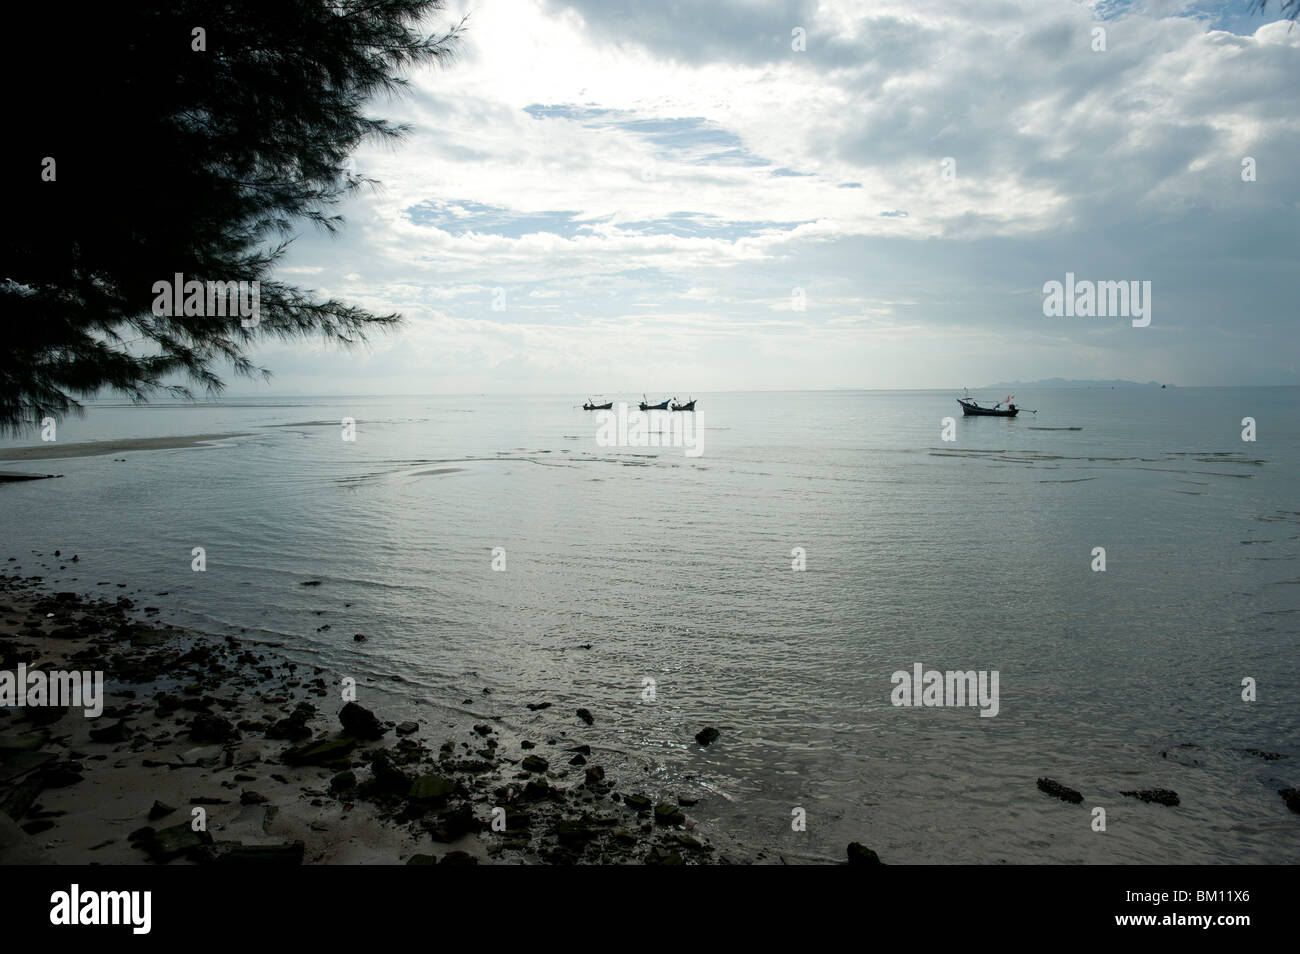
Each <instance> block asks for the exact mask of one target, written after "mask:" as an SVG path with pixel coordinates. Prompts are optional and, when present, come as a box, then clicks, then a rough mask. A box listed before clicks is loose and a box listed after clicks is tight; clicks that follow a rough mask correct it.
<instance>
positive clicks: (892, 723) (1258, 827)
mask: <svg viewBox="0 0 1300 954" xmlns="http://www.w3.org/2000/svg"><path fill="white" fill-rule="evenodd" d="M983 396H984V397H989V398H991V399H994V400H996V399H997V398H1000V397H1002V396H1003V395H1001V394H997V395H991V394H990V395H983ZM620 398H623V399H630V400H633V401H635V400H636V399H638V398H639V395H637V396H635V397H633V396H631V395H625V396H617V395H609V396H608V397H607V399H611V400H615V401H617V400H619V399H620ZM699 398H700V402H699V408H700V411H699V414H698V418H697V423H698V424H699V425H701V426H702V427H703V432H702V433H703V441H704V443H703V453H702V455H701V456H699V457H689V456H687V455H686V454H685V453H684V451H683V449H681V448H605V447H600V446H597V443H596V440H595V433H596V421H595V415H593V414H590V413H584V412H583V411H581V410H578V409H576V405H577V404H578V403H580V402H578V401H575V400H573V399H572V398H568V397H529V398H505V397H445V396H439V397H403V398H359V399H355V400H347V399H338V398H328V399H309V398H303V399H294V400H285V401H282V402H265V401H264V402H258V403H257V404H256V405H252V406H235V405H233V404H232V405H226V406H199V407H150V408H131V407H95V408H92V409H91V410H90V411H89V412H88V413H87V415H86V417H85V418H83V419H81V420H71V421H68V422H66V423H65V424H63V425H61V426H60V430H59V440H60V442H71V441H80V440H93V439H114V438H127V437H147V436H162V435H172V434H186V433H205V432H207V433H210V432H227V431H248V432H250V433H251V436H249V437H244V438H237V439H233V440H231V441H228V442H223V443H221V444H219V445H216V446H212V447H204V448H197V449H176V450H159V451H148V452H126V453H120V454H111V455H106V456H100V457H87V458H76V459H66V460H57V461H31V462H0V469H5V470H22V471H34V472H35V471H40V472H54V473H61V474H64V475H65V476H64V477H63V478H62V479H60V480H57V481H33V482H24V483H15V484H4V485H0V501H2V504H3V509H2V510H0V513H2V516H0V541H2V543H3V549H0V559H2V558H7V557H9V556H15V557H17V558H18V559H17V561H16V563H9V564H7V565H8V567H9V568H10V569H11V571H14V567H15V566H21V567H22V572H23V573H43V574H44V575H46V576H47V578H48V579H49V580H50V581H51V582H52V583H53V584H55V585H57V586H58V587H59V588H65V589H68V588H72V589H77V590H80V591H83V592H88V593H93V594H97V595H103V596H111V597H115V596H117V595H118V594H119V593H121V592H122V590H120V589H119V588H118V587H117V586H116V584H117V583H126V584H128V585H129V586H130V587H132V588H140V589H141V590H142V591H143V593H144V594H145V595H146V597H147V599H145V600H144V603H147V604H148V605H154V606H158V607H160V608H161V609H162V614H161V615H162V617H163V618H165V619H169V620H171V621H173V622H175V623H178V624H183V625H189V626H193V627H195V628H198V629H201V630H205V631H210V632H214V633H230V632H240V631H241V630H242V629H247V630H249V631H250V632H255V633H258V634H261V635H263V636H265V637H267V638H271V639H275V640H278V641H282V642H283V643H284V644H285V646H286V650H287V651H288V652H289V653H290V654H294V655H297V656H299V657H300V658H303V659H313V660H317V661H319V662H320V663H321V664H322V665H328V666H329V667H331V668H332V669H334V670H335V671H338V672H340V673H343V674H354V675H356V676H357V677H358V678H359V681H360V682H361V683H362V685H363V686H365V687H366V688H365V689H364V690H363V694H362V699H361V701H362V702H363V703H367V704H372V705H374V707H376V708H378V709H379V710H380V711H381V713H382V714H383V715H384V716H386V717H388V718H397V717H399V716H403V715H409V714H417V715H420V716H421V717H424V718H433V719H434V720H435V723H436V722H437V721H456V722H459V721H463V719H464V718H466V717H467V716H468V714H470V713H472V714H473V715H474V716H475V717H477V718H485V717H490V716H494V715H497V716H501V717H502V718H503V719H504V720H505V723H506V724H507V726H509V727H512V728H513V729H514V730H517V731H519V732H521V733H523V734H525V735H530V734H531V735H532V736H533V737H538V738H540V737H543V736H546V735H550V734H554V733H556V732H558V731H559V730H561V729H564V730H566V731H568V733H569V736H570V737H572V738H573V739H575V740H581V741H586V742H590V743H591V744H592V745H593V746H594V747H596V748H597V749H598V750H603V751H601V752H600V757H599V759H598V761H601V762H602V763H603V764H606V765H607V766H609V767H610V768H611V770H613V771H615V772H617V773H621V774H622V776H623V777H624V778H626V777H628V776H632V777H635V776H641V777H643V778H644V779H645V782H644V787H645V788H646V789H647V790H655V791H669V790H671V791H680V792H683V793H685V794H694V795H695V796H696V797H700V796H702V797H703V800H702V801H701V803H700V804H699V805H698V806H697V807H696V808H694V809H692V814H693V816H694V817H696V818H697V819H699V820H700V822H701V823H702V824H703V825H704V826H705V830H706V832H708V833H709V834H711V835H712V834H717V835H718V836H720V837H722V838H724V839H725V840H732V841H735V842H737V843H739V845H741V846H742V847H747V848H751V849H778V850H783V851H790V852H795V853H800V854H807V855H813V856H818V855H824V856H831V857H836V858H839V857H842V855H843V849H844V845H845V844H846V843H847V842H848V841H851V840H858V841H862V842H864V843H866V844H868V845H870V846H871V847H872V848H874V849H875V850H877V851H878V852H879V853H880V855H881V857H882V858H883V859H884V860H885V861H888V862H895V863H907V862H998V861H1003V860H1005V861H1007V862H1012V863H1017V862H1062V863H1073V862H1168V863H1195V862H1215V861H1269V862H1286V861H1295V860H1298V859H1300V816H1296V815H1294V814H1293V813H1291V812H1289V811H1287V809H1286V807H1285V805H1284V804H1283V802H1282V799H1281V798H1280V797H1279V796H1278V794H1277V789H1279V788H1282V787H1289V786H1296V785H1300V736H1298V734H1297V723H1296V718H1295V715H1296V712H1297V711H1298V709H1297V703H1298V702H1300V688H1298V687H1297V680H1296V676H1297V663H1296V661H1297V622H1298V621H1300V618H1298V616H1297V611H1298V610H1300V566H1298V565H1297V555H1298V552H1300V493H1297V490H1296V488H1297V486H1300V485H1298V484H1297V480H1296V478H1297V476H1298V475H1300V466H1298V465H1300V431H1298V430H1297V426H1296V421H1297V410H1298V409H1300V389H1294V388H1258V389H1182V388H1180V389H1172V390H1163V391H1162V390H1158V389H1128V390H1125V389H1118V390H1110V389H1104V390H1102V389H1096V390H1043V391H1037V392H1030V391H1024V392H1021V393H1020V394H1018V397H1017V403H1018V404H1021V406H1023V407H1030V408H1036V409H1037V410H1038V413H1037V414H1036V415H1034V414H1024V415H1022V416H1021V417H1020V418H1018V419H1015V420H1005V419H996V418H967V419H963V418H961V417H960V409H959V408H958V407H957V405H956V404H955V402H954V401H953V395H951V394H948V393H939V392H920V391H909V392H851V391H843V392H801V393H785V394H778V393H763V394H716V395H699ZM250 404H251V402H250ZM945 416H954V417H955V432H956V438H957V439H956V440H955V441H952V442H945V441H943V440H941V439H940V427H941V423H940V420H941V418H943V417H945ZM1246 416H1251V417H1254V418H1255V419H1256V421H1257V426H1258V440H1257V441H1255V442H1253V443H1248V442H1243V441H1242V440H1241V430H1242V427H1241V424H1240V421H1241V419H1242V418H1243V417H1246ZM343 417H352V418H355V419H356V422H357V436H356V440H355V441H352V442H349V441H345V440H342V439H341V427H340V425H339V423H338V422H339V421H340V419H341V418H343ZM316 422H329V423H325V424H322V423H316ZM272 425H280V426H272ZM283 425H290V426H283ZM1063 427H1080V428H1082V429H1081V430H1057V429H1055V428H1063ZM1049 428H1051V429H1049ZM30 442H31V441H28V443H30ZM119 457H120V458H125V462H119V461H116V460H115V459H114V458H119ZM195 546H202V547H204V548H205V549H206V558H207V570H206V572H203V573H196V572H193V571H192V570H191V548H192V547H195ZM494 547H503V548H505V554H506V557H505V559H506V569H505V571H504V572H496V571H493V570H492V560H493V554H492V550H493V548H494ZM796 547H801V548H803V549H804V551H805V552H806V567H807V568H806V570H804V571H802V572H795V571H793V570H792V569H791V561H792V555H791V551H792V549H793V548H796ZM1095 547H1104V548H1105V551H1106V571H1105V572H1094V571H1093V570H1092V569H1091V565H1092V563H1093V555H1092V551H1093V549H1094V548H1095ZM55 549H61V550H62V551H63V553H64V559H65V560H66V557H67V555H68V554H70V553H77V554H78V555H79V556H80V562H79V563H77V564H75V565H74V564H66V563H65V564H64V565H66V566H67V569H66V570H59V569H58V566H59V563H58V562H57V561H54V559H53V557H52V553H53V551H54V550H55ZM33 550H35V551H40V552H41V553H42V554H44V556H41V557H37V556H36V555H34V554H33V553H32V552H31V551H33ZM47 567H48V569H47ZM15 572H16V571H15ZM308 580H319V581H321V585H320V586H314V587H305V586H302V585H301V584H302V583H303V582H304V581H308ZM101 581H102V582H103V583H104V584H105V585H98V584H99V583H100V582H101ZM158 593H165V594H166V595H152V594H158ZM138 602H139V601H138ZM347 603H350V604H351V606H345V604H347ZM323 626H328V627H329V628H328V629H325V630H322V631H318V629H317V628H318V627H323ZM357 632H362V633H365V634H366V635H367V637H368V639H367V640H366V641H365V642H362V643H357V642H355V641H354V640H353V634H354V633H357ZM588 646H589V648H587V647H588ZM918 662H919V663H922V664H923V665H924V666H925V667H926V668H933V669H938V670H950V669H951V670H996V671H997V672H998V673H999V677H1000V681H999V687H1000V696H999V712H998V715H997V716H996V717H994V718H981V717H979V714H978V709H976V708H971V707H966V708H935V707H916V708H900V707H895V706H893V705H891V701H890V693H891V689H892V684H891V680H890V676H891V674H892V673H893V672H895V671H896V670H906V671H908V672H910V671H911V669H912V666H913V664H914V663H918ZM1245 677H1252V678H1254V679H1256V680H1257V682H1258V701H1256V702H1243V701H1242V699H1241V692H1242V688H1241V681H1242V679H1243V678H1245ZM647 678H650V679H653V680H655V683H654V689H655V700H654V701H653V702H646V701H643V699H642V693H643V689H644V688H645V683H644V680H645V679H647ZM484 688H488V689H491V690H492V691H491V693H490V694H484V693H483V692H482V690H483V689H484ZM466 699H472V700H473V702H472V704H470V705H465V704H464V700H466ZM539 701H550V702H552V703H554V704H555V705H554V707H553V708H552V709H549V710H546V711H545V712H538V713H532V712H529V711H528V710H527V709H525V708H524V704H525V703H528V702H539ZM578 706H586V707H587V708H589V709H590V710H591V711H592V713H593V715H594V716H595V720H596V721H595V724H594V726H592V727H591V728H586V727H584V726H582V725H581V723H579V722H578V721H577V720H576V719H575V718H573V717H572V711H573V710H574V709H575V708H576V707H578ZM706 725H713V726H717V727H718V728H719V729H720V730H721V732H722V735H721V739H720V740H719V741H718V742H717V743H715V744H714V745H712V746H710V747H709V748H707V749H701V748H700V747H699V746H697V745H696V744H695V743H694V741H693V736H694V734H695V733H696V732H697V731H698V730H699V729H701V728H703V727H704V726H706ZM430 735H431V736H432V737H433V738H435V739H436V738H437V737H438V733H437V731H436V729H435V730H434V731H431V732H430ZM1249 747H1253V748H1257V749H1261V750H1268V751H1273V752H1278V753H1282V754H1286V755H1288V756H1290V757H1289V758H1287V759H1282V760H1278V761H1271V762H1266V761H1264V760H1262V759H1260V758H1258V757H1255V756H1252V755H1249V754H1247V753H1246V752H1245V751H1244V749H1246V748H1249ZM1162 753H1163V754H1162ZM1044 775H1046V776H1050V777H1052V778H1055V779H1058V780H1059V781H1061V782H1062V783H1064V784H1066V785H1069V786H1071V787H1073V788H1076V789H1079V790H1080V791H1081V792H1082V793H1083V794H1084V803H1083V804H1082V805H1078V806H1075V805H1068V804H1066V803H1064V802H1061V801H1059V800H1056V799H1052V798H1049V797H1047V796H1045V795H1043V794H1041V793H1040V792H1038V791H1037V789H1036V787H1035V780H1036V779H1037V778H1038V777H1040V776H1044ZM635 787H636V785H633V784H629V785H625V786H623V789H624V790H629V789H632V788H635ZM1151 787H1160V788H1170V789H1174V790H1176V791H1177V792H1178V794H1179V796H1180V797H1181V802H1182V804H1181V805H1180V806H1179V807H1177V808H1167V807H1164V806H1160V805H1148V804H1143V803H1141V802H1139V801H1136V800H1134V799H1132V798H1126V797H1123V796H1121V795H1120V794H1119V791H1120V790H1126V789H1139V788H1151ZM1098 806H1100V807H1103V808H1105V810H1106V816H1107V830H1106V831H1105V832H1104V833H1102V832H1094V831H1093V830H1092V827H1091V821H1092V809H1093V808H1095V807H1098ZM796 807H802V808H804V809H805V810H806V812H807V831H805V832H795V831H792V830H791V817H792V816H791V811H792V809H794V808H796Z"/></svg>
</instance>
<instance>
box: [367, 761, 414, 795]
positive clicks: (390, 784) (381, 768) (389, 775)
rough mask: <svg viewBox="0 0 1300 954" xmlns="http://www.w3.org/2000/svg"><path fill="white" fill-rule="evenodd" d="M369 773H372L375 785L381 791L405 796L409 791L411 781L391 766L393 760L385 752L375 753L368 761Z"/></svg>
mask: <svg viewBox="0 0 1300 954" xmlns="http://www.w3.org/2000/svg"><path fill="white" fill-rule="evenodd" d="M370 771H371V772H372V773H374V776H375V783H376V784H377V785H378V786H379V787H380V788H381V789H383V790H385V791H389V792H401V793H402V794H406V793H407V792H409V791H410V790H411V779H410V777H409V776H408V775H407V774H406V773H405V772H403V771H402V770H401V769H400V768H398V767H397V766H396V765H394V764H393V758H392V756H391V755H389V754H388V753H387V752H376V753H375V757H374V758H373V759H371V761H370Z"/></svg>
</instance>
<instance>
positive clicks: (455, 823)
mask: <svg viewBox="0 0 1300 954" xmlns="http://www.w3.org/2000/svg"><path fill="white" fill-rule="evenodd" d="M428 827H429V834H430V835H432V836H433V840H434V841H441V842H451V841H455V840H456V839H458V838H460V837H462V836H463V835H467V834H469V833H470V832H472V831H478V830H479V828H481V827H482V825H481V824H480V823H479V820H478V819H477V818H475V817H474V811H473V809H471V808H470V807H469V806H468V805H461V806H460V807H459V808H455V809H452V810H451V811H447V812H443V813H442V814H440V815H439V816H438V817H437V819H436V820H434V822H433V823H432V824H430V825H429V826H428Z"/></svg>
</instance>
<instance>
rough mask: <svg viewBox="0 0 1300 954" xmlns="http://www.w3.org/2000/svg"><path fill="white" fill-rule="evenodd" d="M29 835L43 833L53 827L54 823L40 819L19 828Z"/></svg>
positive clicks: (46, 819)
mask: <svg viewBox="0 0 1300 954" xmlns="http://www.w3.org/2000/svg"><path fill="white" fill-rule="evenodd" d="M19 827H20V828H22V830H23V831H25V832H27V834H29V835H39V834H40V833H41V832H43V831H49V830H50V829H51V828H53V827H54V822H52V821H50V820H49V819H48V818H42V819H40V820H39V821H29V822H26V823H25V824H23V825H20V826H19Z"/></svg>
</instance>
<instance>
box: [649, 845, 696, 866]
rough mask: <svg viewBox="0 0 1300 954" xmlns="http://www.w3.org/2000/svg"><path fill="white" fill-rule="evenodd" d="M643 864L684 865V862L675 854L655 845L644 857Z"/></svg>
mask: <svg viewBox="0 0 1300 954" xmlns="http://www.w3.org/2000/svg"><path fill="white" fill-rule="evenodd" d="M645 863H646V864H648V865H684V864H686V861H685V859H684V858H682V856H681V855H679V854H678V853H677V852H675V851H673V850H671V849H669V848H663V847H660V846H659V845H655V846H654V847H653V848H651V849H650V853H649V854H647V855H646V856H645Z"/></svg>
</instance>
